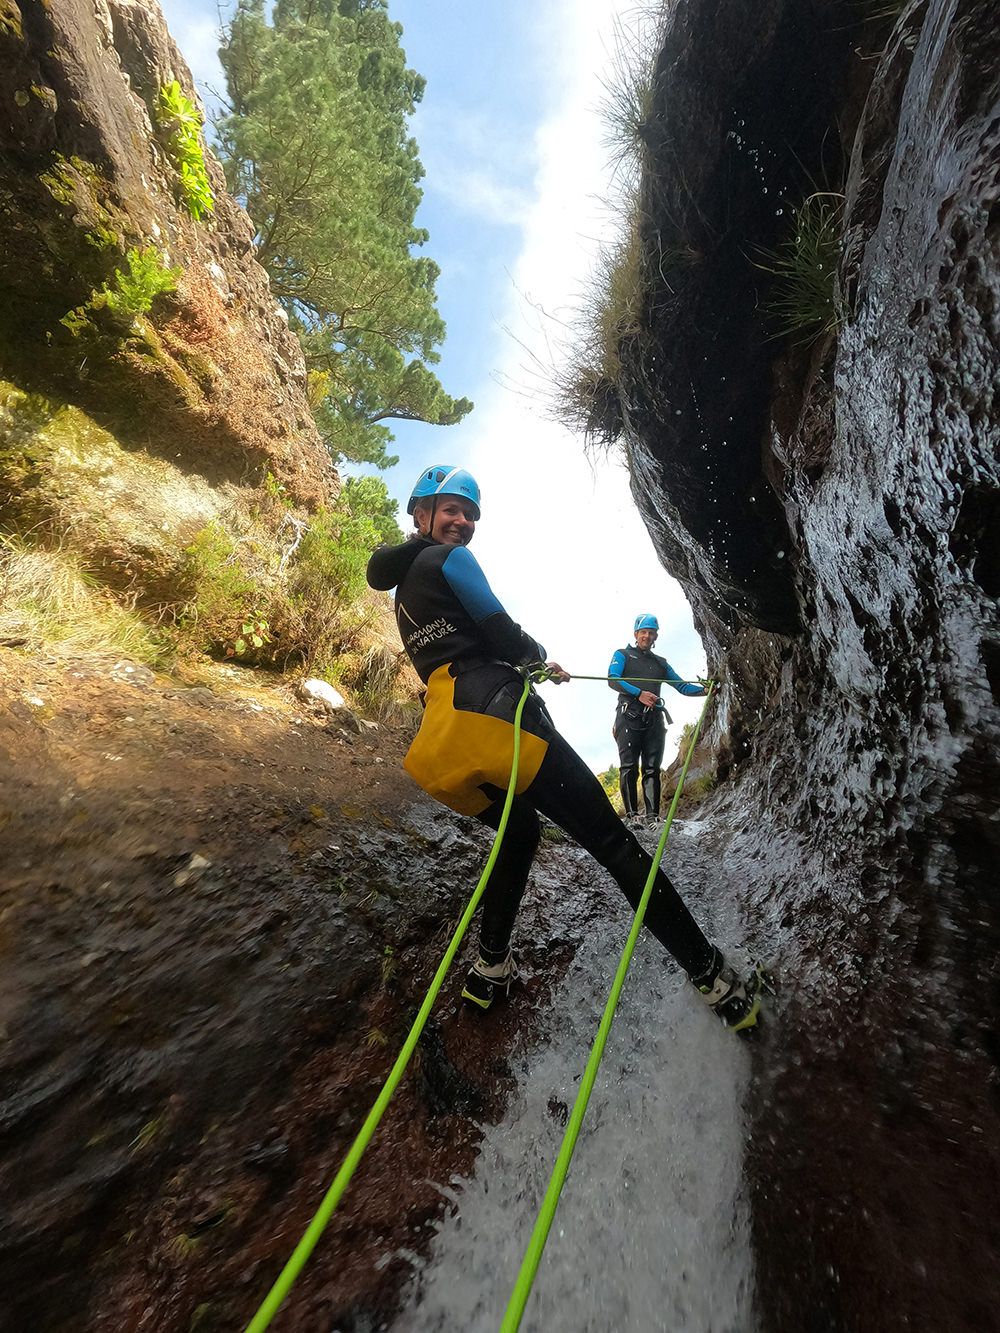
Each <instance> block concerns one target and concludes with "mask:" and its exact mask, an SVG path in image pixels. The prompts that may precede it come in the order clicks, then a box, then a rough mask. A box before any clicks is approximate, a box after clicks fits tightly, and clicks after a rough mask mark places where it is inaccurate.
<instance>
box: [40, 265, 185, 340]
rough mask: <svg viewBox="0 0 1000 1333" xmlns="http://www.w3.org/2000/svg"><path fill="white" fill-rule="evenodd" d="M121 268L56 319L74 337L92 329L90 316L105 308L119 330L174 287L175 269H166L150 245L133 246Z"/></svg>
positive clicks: (178, 275)
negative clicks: (117, 320)
mask: <svg viewBox="0 0 1000 1333" xmlns="http://www.w3.org/2000/svg"><path fill="white" fill-rule="evenodd" d="M125 264H126V268H125V269H120V268H116V269H115V273H114V279H113V281H112V283H111V285H110V286H109V285H108V283H105V284H104V286H103V287H101V288H100V289H99V290H98V291H95V292H93V293H91V295H90V297H89V299H88V300H87V301H85V302H84V304H83V305H79V306H77V307H76V308H75V309H74V310H70V311H68V312H67V313H66V314H65V315H63V317H62V319H61V320H60V321H59V323H60V324H62V325H63V327H64V328H67V329H69V331H70V333H72V335H73V336H74V338H75V337H77V336H78V335H79V334H81V333H83V332H84V331H85V330H90V329H92V328H93V315H94V313H95V311H98V310H108V311H110V312H111V313H112V314H113V315H115V316H117V317H118V319H119V320H120V322H121V324H122V327H123V329H124V328H126V327H128V326H130V325H131V324H132V322H133V320H135V319H137V318H138V317H139V316H140V315H145V314H147V313H148V312H149V311H150V310H151V309H152V306H153V302H154V301H155V300H156V298H157V297H158V296H160V295H162V294H163V293H164V292H172V291H174V290H175V288H176V287H177V279H178V278H179V277H180V275H181V269H179V268H167V266H166V265H165V264H164V263H163V260H162V258H161V256H160V254H159V252H158V251H157V250H156V249H155V247H153V246H146V247H144V248H143V249H142V250H139V249H136V248H135V247H133V248H132V249H131V250H129V252H128V253H127V254H126V256H125Z"/></svg>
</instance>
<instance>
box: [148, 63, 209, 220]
mask: <svg viewBox="0 0 1000 1333" xmlns="http://www.w3.org/2000/svg"><path fill="white" fill-rule="evenodd" d="M156 120H157V124H158V125H159V127H160V129H161V130H162V131H163V133H164V135H165V136H166V139H167V142H168V145H169V148H170V156H171V158H172V159H173V163H174V166H175V167H176V168H177V173H178V175H179V176H180V186H181V198H182V199H183V201H184V204H185V206H186V207H187V211H188V212H189V213H190V214H191V216H192V217H193V218H194V220H195V221H196V222H199V221H200V220H201V218H202V217H204V215H205V214H206V213H211V212H213V211H214V210H215V196H214V195H213V194H212V187H211V185H210V184H209V179H208V171H207V169H206V167H205V149H204V147H203V145H202V141H201V124H202V122H201V116H200V115H199V113H198V108H197V107H196V106H195V104H194V103H193V102H192V101H191V99H190V98H189V97H185V96H184V94H183V93H182V92H181V85H180V84H179V83H178V82H177V80H176V79H174V80H173V82H172V83H168V84H166V85H165V87H163V88H161V89H160V96H159V98H158V99H157V104H156Z"/></svg>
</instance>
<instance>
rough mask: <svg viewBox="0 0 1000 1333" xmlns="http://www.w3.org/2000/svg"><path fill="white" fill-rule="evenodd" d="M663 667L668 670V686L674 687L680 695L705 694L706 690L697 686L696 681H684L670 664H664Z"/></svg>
mask: <svg viewBox="0 0 1000 1333" xmlns="http://www.w3.org/2000/svg"><path fill="white" fill-rule="evenodd" d="M663 665H664V666H665V667H666V668H667V684H668V685H672V686H673V687H674V689H675V690H676V691H677V693H678V694H689V695H693V694H704V693H705V691H704V689H703V688H702V687H701V686H700V685H696V684H695V683H694V681H690V680H682V679H681V677H680V676H678V674H677V672H676V671H675V670H674V669H673V667H672V666H671V665H670V663H669V662H664V663H663Z"/></svg>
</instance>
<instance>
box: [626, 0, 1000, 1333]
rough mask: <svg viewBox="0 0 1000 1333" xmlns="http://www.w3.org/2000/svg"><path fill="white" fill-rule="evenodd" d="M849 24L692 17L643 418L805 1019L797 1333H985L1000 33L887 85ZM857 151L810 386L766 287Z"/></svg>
mask: <svg viewBox="0 0 1000 1333" xmlns="http://www.w3.org/2000/svg"><path fill="white" fill-rule="evenodd" d="M838 12H839V13H840V15H841V18H842V19H844V23H847V19H846V18H844V13H845V7H842V6H832V5H831V6H823V5H818V4H817V5H808V6H803V5H799V4H795V5H792V4H788V5H782V4H781V3H775V4H773V5H767V6H762V7H761V6H753V7H749V6H744V5H743V4H741V3H738V0H731V3H727V4H723V5H718V6H717V5H709V4H702V3H700V2H699V0H689V3H680V4H678V5H677V7H676V9H675V11H674V18H673V21H672V25H671V27H670V29H669V31H668V34H667V40H666V46H665V49H664V52H663V55H662V57H661V62H660V67H661V70H662V71H663V73H664V79H663V82H662V85H661V88H660V109H661V113H662V116H661V121H660V132H661V134H662V142H661V143H660V145H659V149H658V152H657V155H656V158H655V173H654V175H653V177H652V178H651V179H649V180H647V184H646V192H647V199H649V200H651V201H653V200H656V199H659V200H660V201H661V203H664V206H665V208H666V211H665V212H663V213H662V220H663V227H664V228H665V229H670V228H673V229H674V230H675V231H676V230H677V228H678V225H679V223H678V219H680V226H681V231H682V232H683V231H684V229H685V228H690V227H695V226H697V225H699V223H700V224H701V225H703V227H704V228H707V229H708V232H705V231H703V238H704V236H705V235H706V234H708V238H709V241H710V242H712V244H702V245H699V244H698V241H697V239H696V240H695V241H694V242H692V243H691V249H692V250H694V251H695V252H697V255H698V257H697V259H696V260H691V259H689V260H687V261H686V263H685V266H684V268H683V272H682V273H681V277H680V279H679V280H677V281H675V282H674V283H673V286H674V288H675V290H674V291H673V293H672V295H671V298H670V302H669V304H668V305H663V304H662V302H661V305H660V306H657V305H656V302H657V300H658V299H660V297H662V293H660V294H659V296H658V293H657V292H656V291H654V292H653V293H652V296H651V304H650V309H649V316H650V317H649V336H648V337H647V338H645V339H639V340H637V342H636V346H635V347H634V348H633V349H632V359H631V362H630V363H629V366H628V370H627V374H626V376H625V378H624V380H623V383H622V386H621V392H622V401H623V408H624V413H625V418H626V423H627V428H628V436H627V447H628V452H629V457H630V459H631V462H632V476H633V488H634V490H635V492H636V495H637V499H638V500H639V503H640V507H641V508H642V510H643V512H644V514H645V516H646V519H647V523H648V525H649V527H650V530H651V532H652V533H653V536H654V540H656V541H657V542H658V545H659V549H660V551H661V553H662V555H663V558H664V562H665V564H666V565H667V567H668V568H669V569H670V570H671V572H672V573H674V574H676V575H677V577H679V578H680V579H681V581H682V583H683V584H684V586H685V588H686V590H687V592H688V595H689V597H690V599H691V602H692V605H693V607H694V609H695V617H696V620H697V622H698V624H699V627H700V629H701V630H702V632H703V634H704V636H705V639H706V643H707V645H708V649H709V660H710V666H711V669H712V670H713V671H714V672H715V673H717V674H719V675H720V676H722V678H723V680H724V682H725V683H724V687H723V690H722V692H721V696H720V704H719V709H718V711H717V713H716V717H715V732H714V739H715V744H716V745H717V747H718V752H719V757H720V772H721V775H722V776H723V777H728V778H729V779H730V781H729V782H728V783H725V784H724V785H723V786H722V787H721V788H720V790H719V792H718V794H717V795H716V797H715V798H714V800H713V803H712V806H711V812H710V815H709V817H710V818H711V819H712V822H713V823H714V825H715V828H716V830H717V832H721V833H722V834H724V835H725V837H726V839H727V845H728V851H727V860H728V864H729V869H730V870H731V871H733V872H734V873H738V874H740V875H741V876H742V878H743V881H744V883H745V885H746V904H745V906H746V911H747V917H748V921H749V922H750V933H751V936H752V943H753V945H754V946H755V947H756V949H757V950H758V951H759V952H760V953H761V954H763V955H765V956H767V957H769V958H770V959H771V960H772V961H773V962H774V963H775V964H776V967H777V970H778V973H779V976H780V978H781V981H782V984H783V991H782V994H781V995H780V996H779V997H778V999H777V1000H776V1002H775V1006H774V1008H775V1015H774V1019H773V1022H772V1025H771V1030H770V1036H769V1038H768V1041H767V1043H766V1044H765V1045H764V1046H762V1047H761V1048H760V1050H759V1051H758V1055H757V1083H756V1093H755V1098H754V1107H753V1113H754V1121H755V1127H754V1132H753V1144H752V1148H751V1168H752V1171H753V1174H754V1180H755V1202H756V1208H755V1216H756V1227H757V1242H758V1275H759V1293H758V1294H759V1300H760V1305H761V1322H762V1326H763V1327H766V1328H768V1329H769V1330H780V1329H789V1330H791V1329H802V1328H804V1327H808V1328H816V1329H869V1328H875V1327H879V1328H886V1329H889V1328H892V1329H895V1328H899V1329H902V1328H918V1327H923V1328H928V1327H933V1328H956V1329H957V1328H963V1329H964V1328H973V1327H977V1326H981V1325H984V1324H985V1325H988V1324H989V1323H990V1322H991V1320H992V1319H993V1318H994V1317H995V1314H994V1313H993V1312H995V1310H996V1308H997V1302H998V1298H1000V1290H998V1282H997V1278H996V1268H995V1254H996V1251H997V1245H998V1241H1000V1234H998V1228H997V1224H996V1222H995V1219H994V1211H995V1210H994V1209H993V1207H992V1202H991V1201H992V1200H993V1199H995V1197H996V1193H997V1189H998V1187H1000V1154H998V1151H997V1146H996V1145H997V1142H998V1135H997V1131H998V1129H1000V1125H998V1112H1000V1076H998V1068H997V1066H998V1058H1000V1043H998V1040H997V1015H998V1009H1000V1005H998V1000H1000V982H998V972H997V959H998V955H1000V903H998V899H997V892H996V870H995V867H996V864H997V862H998V852H1000V821H998V816H997V800H996V793H997V790H998V778H1000V763H998V759H997V755H998V740H1000V707H998V704H1000V652H998V644H1000V619H998V612H997V598H998V595H1000V562H998V561H1000V539H998V535H997V534H998V527H997V518H998V516H1000V461H998V450H997V445H998V434H1000V426H998V404H997V401H996V392H997V390H996V385H997V377H998V369H1000V348H998V342H1000V328H998V319H997V309H998V297H1000V274H998V264H997V260H998V251H1000V166H998V163H1000V153H998V148H1000V74H998V69H1000V60H998V56H1000V22H998V19H997V15H996V11H995V8H994V7H993V6H992V5H990V4H989V3H986V0H930V2H929V3H926V4H922V3H911V4H909V5H906V6H903V7H902V8H901V12H900V14H899V16H898V18H894V19H892V20H890V21H888V22H887V23H886V25H885V27H884V28H883V29H881V30H880V29H878V28H875V29H870V30H867V31H866V30H862V31H861V33H860V34H859V32H858V30H857V28H854V29H853V30H849V31H848V34H847V35H848V41H847V43H846V46H847V48H848V52H847V53H849V50H850V49H852V48H854V47H857V48H858V50H859V51H860V52H861V54H862V55H863V56H864V57H865V59H864V60H863V61H858V62H856V63H854V64H852V63H851V62H850V61H849V60H846V59H845V55H846V54H847V53H845V42H844V33H843V24H842V25H841V30H840V31H838V25H837V23H836V22H835V19H836V15H837V13H838ZM893 22H894V23H895V26H894V27H893V26H892V23H893ZM783 33H784V34H785V37H784V38H783V37H782V36H781V34H783ZM792 33H798V34H799V35H800V36H801V37H802V40H801V43H799V44H798V45H797V44H796V42H794V41H789V40H787V37H788V35H789V34H792ZM713 50H715V51H718V52H719V53H720V56H719V59H718V62H717V64H714V66H713V67H714V69H715V72H714V73H710V74H709V75H707V76H706V77H705V79H704V80H703V81H702V82H701V83H700V84H699V83H698V81H697V78H696V71H697V70H699V69H704V68H705V66H704V65H703V64H702V63H701V62H702V61H703V60H704V59H706V58H707V55H708V53H709V52H710V51H713ZM824 51H825V52H826V59H825V60H824V59H823V58H822V57H823V53H824ZM814 55H815V56H819V57H820V59H819V63H818V65H812V64H811V63H810V62H811V60H812V58H813V56H814ZM800 57H801V58H800ZM710 63H711V62H710ZM814 80H815V81H814ZM869 85H870V86H869ZM810 86H812V87H813V88H814V95H812V94H811V93H810ZM692 90H694V91H692ZM695 94H696V96H695ZM686 95H690V97H691V99H692V100H690V101H689V102H688V103H687V104H685V96H686ZM824 119H825V122H826V124H825V129H824V127H823V124H822V122H823V120H824ZM855 131H856V132H855ZM734 134H735V135H736V136H738V137H739V138H741V139H742V140H743V143H742V144H740V143H737V142H735V139H734V138H733V137H732V136H733V135H734ZM727 136H730V137H729V138H728V143H729V145H730V147H729V148H728V149H726V150H725V152H726V153H728V154H729V159H728V160H729V162H730V163H732V162H733V161H734V160H735V158H737V157H739V156H741V155H742V156H745V155H746V154H745V150H746V146H747V145H748V144H749V145H752V146H753V148H754V149H755V154H754V156H751V157H750V159H749V160H750V166H748V167H747V168H746V169H745V170H744V171H743V172H742V174H740V173H739V172H736V171H733V170H728V169H726V170H724V169H723V165H720V163H721V162H722V158H721V157H720V154H721V153H723V149H722V148H721V147H720V145H722V144H723V143H724V142H725V141H726V138H727ZM838 136H842V138H843V141H844V143H845V145H846V147H847V149H848V151H849V155H848V160H847V170H846V172H845V184H844V185H843V191H844V196H845V197H844V221H843V247H842V261H841V266H840V271H839V274H838V282H839V288H840V297H841V302H842V307H843V311H842V320H841V324H840V327H839V330H838V332H837V334H836V336H835V337H828V338H826V339H824V340H820V341H819V342H814V343H813V344H812V345H811V346H810V347H797V348H795V347H793V348H791V349H784V350H783V349H781V346H780V344H779V343H776V342H774V341H769V340H768V332H769V331H768V329H767V326H766V323H765V321H764V319H763V318H762V316H761V314H760V311H759V304H760V302H761V301H762V300H764V299H766V284H765V281H764V277H763V275H762V274H761V271H760V270H759V269H757V270H754V268H753V265H752V263H751V262H750V260H749V259H748V258H747V257H748V256H752V255H753V253H754V250H755V248H756V247H759V246H770V245H773V243H774V239H773V237H774V231H773V222H780V219H779V218H777V217H776V216H774V214H775V212H776V210H774V209H771V208H768V207H762V206H760V205H761V198H762V196H761V190H762V188H764V186H767V188H768V190H769V191H770V189H771V184H773V183H777V184H778V186H779V187H781V186H782V185H785V184H786V183H787V177H785V176H783V175H782V172H783V171H784V169H785V166H786V165H787V155H788V153H789V152H794V153H795V154H797V155H800V156H801V164H802V167H803V168H804V170H805V173H806V175H808V176H809V178H810V181H811V182H812V183H813V185H814V184H815V182H816V180H817V179H819V178H820V177H819V173H821V172H822V171H824V170H827V171H829V170H831V169H832V167H831V166H830V162H829V146H830V144H831V141H836V140H837V139H838ZM800 150H802V153H801V154H800ZM734 155H735V156H734ZM824 161H826V162H827V165H826V166H824ZM755 162H756V163H757V164H761V166H762V170H761V171H760V172H757V171H756V170H754V169H753V164H754V163H755ZM775 172H777V175H776V176H775ZM800 180H801V177H800ZM720 182H721V183H720ZM836 184H837V183H836V182H832V185H833V186H834V187H835V186H836ZM808 188H809V187H808V186H807V187H806V188H801V186H800V189H801V194H805V193H807V192H808ZM778 193H779V196H780V197H781V198H782V199H786V198H787V193H786V192H785V191H784V190H783V189H782V188H779V189H778ZM768 198H769V199H771V198H772V196H771V194H770V193H769V195H768ZM671 200H673V201H674V206H673V207H671V206H670V201H671ZM779 206H780V205H779ZM723 210H727V211H726V212H724V211H723ZM769 213H770V214H771V218H768V214H769ZM651 216H652V218H653V223H651V224H650V226H651V228H652V227H653V225H654V223H655V222H656V221H657V220H659V218H660V216H661V214H656V213H653V214H651ZM722 216H728V217H730V218H734V219H737V220H738V222H739V225H740V227H741V229H742V235H741V237H740V238H739V240H733V239H727V236H726V234H725V233H724V232H723V231H721V229H720V226H719V223H718V219H719V218H720V217H722ZM713 220H714V221H713ZM652 234H653V233H652V231H650V233H649V234H647V236H646V244H647V246H650V245H652V244H653V241H652ZM713 238H714V240H713ZM713 244H714V247H715V248H712V247H713ZM740 251H742V253H743V255H744V261H743V264H742V267H741V266H740V263H739V259H738V252H740ZM731 273H732V274H734V275H735V276H734V277H733V279H732V281H730V280H729V275H730V274H731ZM670 276H671V273H670V272H669V271H668V278H669V277H670ZM723 280H725V283H726V288H725V290H726V292H727V293H728V294H729V299H728V300H724V299H723V297H724V293H723V291H722V290H721V288H720V283H722V282H723ZM658 310H659V311H661V312H662V311H666V313H667V314H668V315H669V320H667V321H666V322H664V320H663V319H661V318H660V317H659V316H658V313H657V312H658ZM678 328H680V329H682V330H684V336H683V337H682V338H678V337H677V330H678ZM709 403H710V404H711V408H710V410H709V408H708V404H709ZM704 809H705V807H702V811H704ZM699 814H700V815H701V814H702V812H701V811H700V812H699Z"/></svg>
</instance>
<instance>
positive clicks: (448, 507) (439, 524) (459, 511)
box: [413, 495, 476, 546]
mask: <svg viewBox="0 0 1000 1333" xmlns="http://www.w3.org/2000/svg"><path fill="white" fill-rule="evenodd" d="M475 515H476V510H475V507H474V506H473V504H472V502H471V501H470V500H466V499H464V498H463V497H462V496H461V495H439V496H437V503H436V504H432V503H431V501H430V500H421V501H420V503H419V504H418V505H416V506H415V507H414V510H413V517H414V518H415V519H416V520H417V527H418V528H419V529H420V535H421V537H431V538H432V539H433V540H434V541H436V542H440V543H441V545H442V546H468V544H469V542H471V541H472V536H473V533H474V532H475V531H476V517H475ZM432 516H433V525H432Z"/></svg>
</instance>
